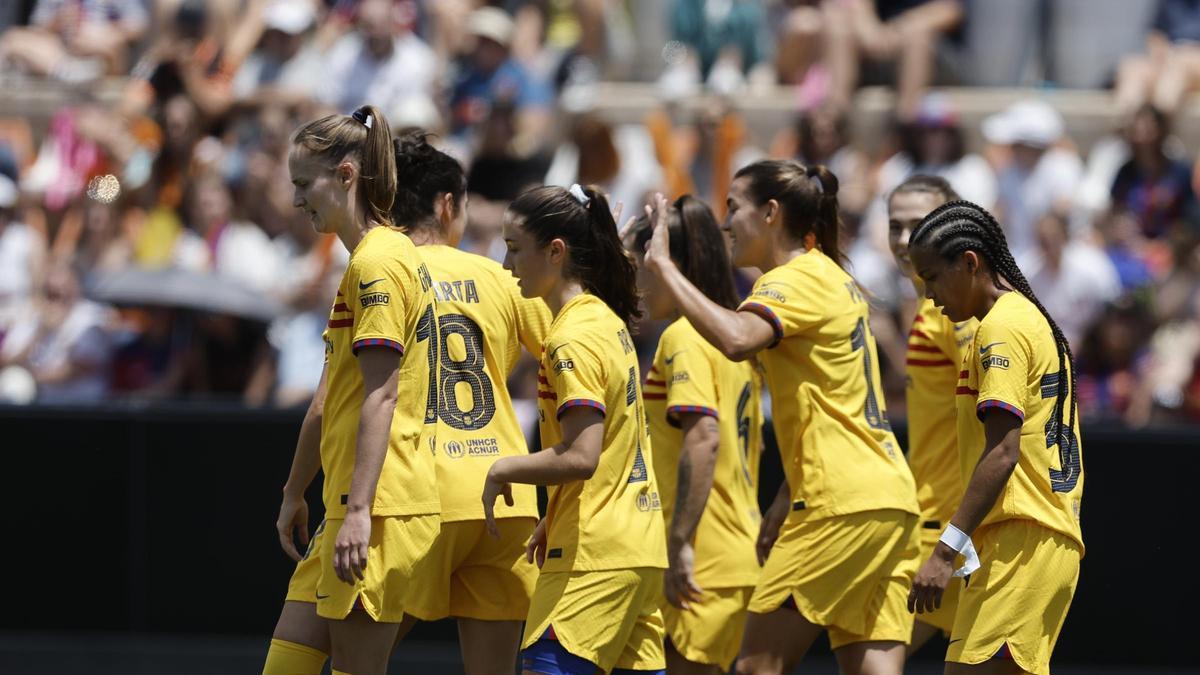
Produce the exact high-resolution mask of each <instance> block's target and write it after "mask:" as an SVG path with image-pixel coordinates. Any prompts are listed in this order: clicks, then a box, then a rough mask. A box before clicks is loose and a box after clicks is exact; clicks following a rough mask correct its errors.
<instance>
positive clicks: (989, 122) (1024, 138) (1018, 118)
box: [983, 99, 1063, 148]
mask: <svg viewBox="0 0 1200 675" xmlns="http://www.w3.org/2000/svg"><path fill="white" fill-rule="evenodd" d="M1062 135H1063V119H1062V115H1059V114H1058V111H1057V110H1055V109H1054V107H1053V106H1051V105H1050V104H1049V103H1046V102H1045V101H1042V100H1039V99H1026V100H1024V101H1018V102H1016V103H1014V104H1012V105H1010V106H1009V107H1008V108H1007V109H1005V110H1004V112H1000V113H996V114H995V115H992V116H990V117H987V118H985V119H984V120H983V137H984V138H986V139H987V140H988V141H989V142H991V143H997V144H999V145H1011V144H1014V143H1019V144H1021V145H1031V146H1034V147H1038V148H1045V147H1049V146H1051V145H1053V144H1054V143H1055V142H1057V141H1058V139H1060V138H1062Z"/></svg>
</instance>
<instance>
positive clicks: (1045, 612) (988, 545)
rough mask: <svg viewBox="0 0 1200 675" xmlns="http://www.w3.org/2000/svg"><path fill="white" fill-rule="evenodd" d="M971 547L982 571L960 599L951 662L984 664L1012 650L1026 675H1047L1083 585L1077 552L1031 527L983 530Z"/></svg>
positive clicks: (1004, 524) (1003, 525) (1067, 541)
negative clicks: (1027, 674) (1029, 674)
mask: <svg viewBox="0 0 1200 675" xmlns="http://www.w3.org/2000/svg"><path fill="white" fill-rule="evenodd" d="M971 539H972V540H973V541H974V543H975V550H976V551H978V552H979V562H980V563H981V564H982V567H980V568H979V570H977V571H976V572H975V573H974V574H972V575H971V578H970V580H969V581H968V583H967V585H966V586H965V587H964V588H963V590H962V593H961V594H960V595H959V598H958V613H957V614H956V615H955V616H954V631H953V632H952V633H951V634H950V647H949V649H947V650H946V660H947V661H953V662H955V663H983V662H984V661H987V660H988V659H990V658H992V657H994V656H996V655H997V653H998V652H1000V650H1001V649H1003V648H1004V647H1007V648H1008V652H1009V654H1011V656H1012V659H1013V661H1015V662H1016V663H1017V665H1018V666H1020V667H1021V669H1022V670H1024V671H1025V672H1028V673H1035V674H1038V675H1040V674H1043V673H1049V672H1050V654H1051V652H1053V651H1054V643H1055V642H1056V641H1057V640H1058V634H1059V631H1061V630H1062V626H1063V622H1064V621H1066V618H1067V610H1068V609H1069V608H1070V606H1071V598H1072V597H1074V595H1075V584H1076V583H1077V582H1078V581H1079V558H1080V555H1081V554H1082V553H1083V551H1082V550H1080V547H1079V544H1078V543H1076V542H1075V540H1073V539H1071V538H1070V537H1068V536H1066V535H1064V534H1061V533H1059V532H1055V531H1054V530H1051V529H1048V528H1046V527H1043V526H1042V525H1040V524H1038V523H1036V522H1034V521H1032V520H1005V521H1001V522H999V523H994V524H992V525H986V526H984V527H981V528H979V529H978V530H976V531H975V534H974V536H972V537H971Z"/></svg>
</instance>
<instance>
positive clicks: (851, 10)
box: [779, 0, 963, 121]
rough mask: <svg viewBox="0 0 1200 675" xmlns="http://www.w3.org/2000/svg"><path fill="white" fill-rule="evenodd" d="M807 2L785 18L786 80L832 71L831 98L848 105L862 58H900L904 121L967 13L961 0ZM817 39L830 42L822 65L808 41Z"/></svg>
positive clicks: (783, 66) (898, 81) (899, 112)
mask: <svg viewBox="0 0 1200 675" xmlns="http://www.w3.org/2000/svg"><path fill="white" fill-rule="evenodd" d="M801 4H802V5H803V6H800V7H797V8H795V9H794V10H792V14H791V16H789V17H788V18H787V20H786V21H785V22H784V24H783V34H782V35H781V36H780V46H779V51H780V54H781V56H782V57H783V58H784V59H786V61H785V62H783V63H780V64H779V67H780V73H781V75H782V76H783V81H785V82H787V81H794V82H800V81H802V80H800V79H799V78H802V77H803V78H807V77H818V78H821V77H824V76H825V72H827V73H828V79H829V84H828V87H829V91H828V96H829V100H830V102H831V103H833V104H834V105H836V106H838V107H840V108H841V109H843V110H848V109H849V105H850V99H851V97H852V96H853V95H854V90H855V89H856V88H857V87H858V83H859V71H860V69H861V67H860V61H861V60H862V59H867V60H870V61H874V62H888V63H891V62H894V63H895V64H896V69H897V74H896V84H897V94H898V95H897V101H896V114H897V117H898V118H899V119H900V120H901V121H909V120H912V119H913V117H914V116H915V115H916V112H917V106H918V104H919V102H920V100H921V96H922V95H923V94H924V93H925V90H926V88H927V87H928V86H929V83H930V82H931V81H932V80H933V75H934V63H935V59H936V56H937V50H938V46H939V44H940V41H941V39H942V38H943V37H944V36H946V35H948V34H949V33H950V32H951V31H953V30H955V29H956V28H957V27H958V25H959V24H960V23H961V22H962V18H963V7H962V2H961V1H960V0H874V1H872V0H843V1H842V2H823V3H821V5H820V9H819V10H817V9H815V7H813V6H812V5H811V4H810V3H801ZM814 40H820V41H821V44H823V45H824V47H823V50H822V51H823V54H822V60H823V64H822V66H821V67H815V65H816V64H813V63H812V56H811V54H812V52H811V50H809V49H807V48H806V46H805V43H808V42H811V41H814ZM805 53H808V54H809V56H807V57H805V56H803V55H804V54H805ZM793 54H794V55H795V56H791V55H793ZM804 61H807V62H808V63H804Z"/></svg>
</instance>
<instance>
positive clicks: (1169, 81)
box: [1116, 0, 1200, 116]
mask: <svg viewBox="0 0 1200 675" xmlns="http://www.w3.org/2000/svg"><path fill="white" fill-rule="evenodd" d="M1116 84H1117V88H1116V98H1117V105H1118V106H1119V107H1120V108H1121V110H1123V111H1126V112H1132V111H1134V110H1136V109H1137V108H1138V107H1139V106H1141V105H1142V104H1144V103H1147V102H1149V103H1152V104H1153V105H1154V107H1156V108H1158V109H1159V110H1161V111H1163V112H1164V113H1166V114H1167V115H1168V116H1171V115H1174V114H1175V112H1176V111H1177V110H1179V105H1180V103H1182V102H1183V99H1184V97H1185V96H1186V95H1187V94H1189V93H1191V92H1193V91H1195V90H1196V89H1197V88H1198V87H1200V2H1197V1H1196V0H1159V3H1158V11H1157V12H1156V13H1155V17H1154V23H1153V25H1152V26H1151V29H1150V34H1149V36H1147V38H1146V53H1145V54H1137V55H1134V56H1129V57H1126V58H1125V60H1124V61H1123V62H1122V63H1121V67H1120V69H1119V70H1118V72H1117V83H1116Z"/></svg>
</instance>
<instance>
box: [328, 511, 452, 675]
mask: <svg viewBox="0 0 1200 675" xmlns="http://www.w3.org/2000/svg"><path fill="white" fill-rule="evenodd" d="M440 521H441V517H440V516H438V515H420V516H391V517H375V518H372V519H371V538H370V542H369V544H368V548H367V565H366V567H365V568H364V570H363V576H364V578H363V579H357V580H355V582H354V583H353V584H350V583H346V582H344V581H342V580H341V579H339V578H338V577H337V575H336V573H335V572H334V569H333V565H332V563H331V562H326V561H332V560H333V549H334V542H335V541H336V539H337V533H338V530H339V529H340V528H341V525H342V521H340V520H329V521H328V525H327V527H326V532H325V536H324V541H323V543H322V546H321V553H320V555H321V558H322V562H321V576H320V579H319V580H318V582H317V592H316V599H317V613H318V614H319V615H320V616H322V617H324V618H326V619H329V620H330V621H329V632H330V638H331V645H332V657H333V658H332V661H333V668H334V669H335V670H340V671H344V672H352V673H355V675H364V674H369V673H383V672H385V670H386V667H387V661H388V656H389V655H390V654H391V651H392V646H393V645H394V644H395V642H396V636H397V634H398V631H399V628H400V625H401V623H402V622H403V621H404V618H405V604H406V601H407V599H408V594H409V586H410V583H411V580H412V575H413V570H414V569H415V568H416V566H417V564H418V563H419V562H420V560H421V558H422V557H424V555H425V553H426V551H428V550H429V547H430V546H431V545H432V544H433V542H434V540H435V539H436V538H437V534H438V531H439V530H440V528H441V522H440Z"/></svg>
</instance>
